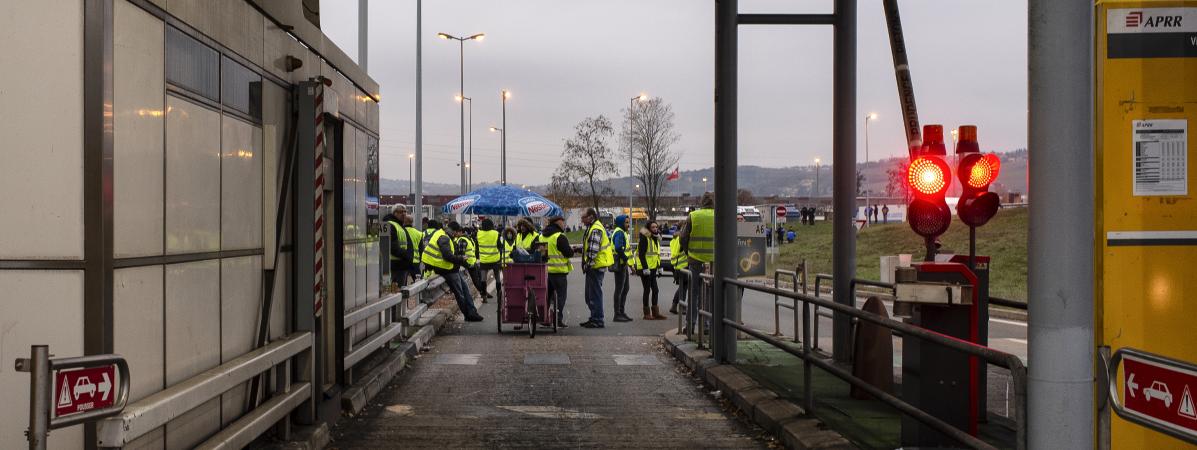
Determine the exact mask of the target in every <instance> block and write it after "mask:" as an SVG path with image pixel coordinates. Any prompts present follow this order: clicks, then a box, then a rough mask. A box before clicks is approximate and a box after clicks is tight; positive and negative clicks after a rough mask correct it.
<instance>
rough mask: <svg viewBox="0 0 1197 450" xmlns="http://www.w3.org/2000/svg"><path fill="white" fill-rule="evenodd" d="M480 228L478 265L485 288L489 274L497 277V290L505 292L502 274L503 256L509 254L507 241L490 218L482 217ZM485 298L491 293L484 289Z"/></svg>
mask: <svg viewBox="0 0 1197 450" xmlns="http://www.w3.org/2000/svg"><path fill="white" fill-rule="evenodd" d="M481 228H482V229H480V230H478V266H479V268H480V272H481V275H480V276H481V278H482V285H483V289H485V286H486V277H487V274H490V275H491V276H493V277H494V278H495V292H500V293H501V292H503V277H502V276H501V273H502V268H503V258H504V257H506V256H507V247H506V245H507V244H506V243H505V242H504V241H503V238H502V236H499V231H498V230H495V222H494V221H492V220H490V218H489V217H488V218H485V219H482V225H481ZM482 295H483V297H482V298H483V299H487V298H490V295H489V294H488V293H486V292H485V291H483V294H482Z"/></svg>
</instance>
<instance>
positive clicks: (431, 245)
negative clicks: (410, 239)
mask: <svg viewBox="0 0 1197 450" xmlns="http://www.w3.org/2000/svg"><path fill="white" fill-rule="evenodd" d="M448 236H449V235H447V234H445V230H439V229H438V230H436V232H434V233H432V236H431V237H429V238H428V245H426V246H425V247H424V255H423V256H421V257H420V260H421V261H423V262H424V264H426V265H429V266H432V267H436V268H438V269H443V270H453V263H451V262H449V261H446V260H445V258H443V257H441V249H440V248H439V247H437V245H436V243H437V241H439V240H440V239H441V238H442V237H448ZM449 251H451V252H456V251H457V247H456V246H454V244H453V240H452V239H449Z"/></svg>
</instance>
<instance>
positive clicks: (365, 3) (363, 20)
mask: <svg viewBox="0 0 1197 450" xmlns="http://www.w3.org/2000/svg"><path fill="white" fill-rule="evenodd" d="M369 4H370V0H357V65H359V66H361V67H362V71H363V72H366V59H367V57H368V56H369V55H368V54H367V53H368V51H369V35H370V32H369V31H370V19H369V17H370V6H369Z"/></svg>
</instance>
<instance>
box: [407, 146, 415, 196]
mask: <svg viewBox="0 0 1197 450" xmlns="http://www.w3.org/2000/svg"><path fill="white" fill-rule="evenodd" d="M415 160H416V154H415V153H408V154H407V195H409V196H411V203H412V204H415V203H416V193H415V192H414V191H412V190H411V189H412V184H411V177H412V173H411V172H412V171H411V163H412V162H413V161H415Z"/></svg>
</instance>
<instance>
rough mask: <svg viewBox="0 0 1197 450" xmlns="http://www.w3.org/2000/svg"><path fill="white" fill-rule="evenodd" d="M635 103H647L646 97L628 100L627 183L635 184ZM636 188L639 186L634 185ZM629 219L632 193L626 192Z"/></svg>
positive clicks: (638, 96) (641, 96)
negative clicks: (633, 144) (633, 139)
mask: <svg viewBox="0 0 1197 450" xmlns="http://www.w3.org/2000/svg"><path fill="white" fill-rule="evenodd" d="M637 101H639V102H645V101H648V95H645V94H640V95H637V96H635V97H632V99H631V100H628V139H627V141H628V183H635V182H636V177H635V175H633V174H632V172H633V171H632V161H634V160H635V159H636V158H635V157H634V156H632V126H633V125H634V122H633V121H632V114H634V113H635V109H634V108H635V107H636V102H637ZM636 186H639V185H636ZM631 217H632V192H631V191H628V219H629V220H630V219H631ZM628 225H629V227H630V225H631V224H630V223H629V224H628Z"/></svg>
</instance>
